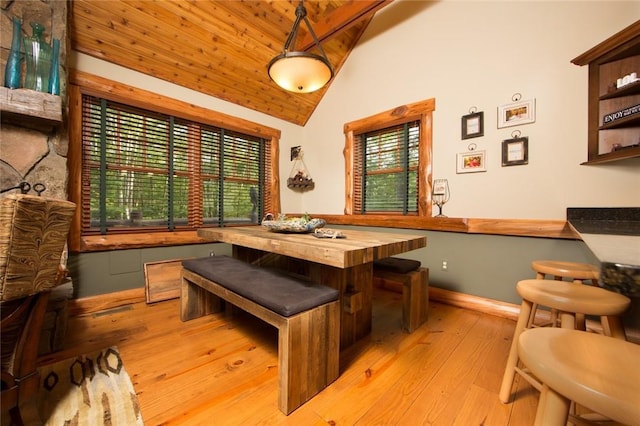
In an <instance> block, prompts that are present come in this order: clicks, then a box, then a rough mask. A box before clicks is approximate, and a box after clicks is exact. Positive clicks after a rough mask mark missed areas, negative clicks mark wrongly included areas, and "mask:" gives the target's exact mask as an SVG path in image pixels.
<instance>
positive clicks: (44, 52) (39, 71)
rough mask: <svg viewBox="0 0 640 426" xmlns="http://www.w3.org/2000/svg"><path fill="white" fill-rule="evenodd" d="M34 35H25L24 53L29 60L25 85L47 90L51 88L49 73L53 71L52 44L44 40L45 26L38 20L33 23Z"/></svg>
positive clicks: (38, 89)
mask: <svg viewBox="0 0 640 426" xmlns="http://www.w3.org/2000/svg"><path fill="white" fill-rule="evenodd" d="M31 28H33V36H31V37H25V39H24V53H25V59H26V61H27V75H26V77H25V79H24V87H25V88H27V89H32V90H37V91H39V92H47V91H48V90H49V73H50V72H51V46H49V44H47V43H46V42H45V41H44V37H43V36H42V32H43V31H44V27H43V26H42V25H40V24H39V23H37V22H32V23H31Z"/></svg>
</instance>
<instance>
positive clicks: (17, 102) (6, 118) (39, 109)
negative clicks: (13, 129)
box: [0, 87, 62, 131]
mask: <svg viewBox="0 0 640 426" xmlns="http://www.w3.org/2000/svg"><path fill="white" fill-rule="evenodd" d="M0 116H1V118H2V122H3V123H9V124H14V125H17V126H22V127H27V128H31V129H36V130H45V131H49V130H51V129H53V128H55V127H56V126H58V125H59V124H60V123H62V100H61V98H60V96H56V95H52V94H50V93H43V92H38V91H35V90H30V89H9V88H6V87H0Z"/></svg>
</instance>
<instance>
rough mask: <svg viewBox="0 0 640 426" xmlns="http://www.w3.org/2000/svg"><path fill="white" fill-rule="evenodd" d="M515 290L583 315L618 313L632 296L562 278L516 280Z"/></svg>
mask: <svg viewBox="0 0 640 426" xmlns="http://www.w3.org/2000/svg"><path fill="white" fill-rule="evenodd" d="M516 290H517V291H518V294H519V295H520V296H521V297H522V298H523V299H525V300H528V301H530V302H532V303H535V304H538V305H543V306H548V307H550V308H553V309H557V310H559V311H563V312H573V313H581V314H586V315H598V316H612V315H620V314H622V313H623V312H624V311H626V310H627V308H628V307H629V305H630V304H631V300H630V299H629V298H628V297H626V296H623V295H622V294H618V293H614V292H612V291H608V290H605V289H603V288H600V287H593V286H587V285H576V284H574V283H569V282H562V281H558V282H557V283H556V284H555V285H553V286H550V285H549V282H548V281H547V280H522V281H518V283H517V285H516Z"/></svg>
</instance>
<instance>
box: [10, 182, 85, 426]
mask: <svg viewBox="0 0 640 426" xmlns="http://www.w3.org/2000/svg"><path fill="white" fill-rule="evenodd" d="M74 212H75V204H74V203H71V202H69V201H65V200H57V199H52V198H45V197H36V196H30V195H22V194H19V195H10V196H7V197H5V198H1V199H0V312H1V317H2V319H1V323H0V325H1V327H0V328H1V330H0V332H1V333H2V335H1V340H2V345H1V347H2V351H1V352H2V358H1V361H2V363H1V364H2V370H1V380H2V391H1V397H2V399H1V402H2V418H3V420H5V419H7V418H8V417H10V421H11V423H12V424H17V425H21V424H40V423H41V422H40V419H38V415H37V412H38V411H37V409H36V408H35V396H36V395H37V392H38V387H39V382H40V380H39V376H38V370H37V364H36V362H37V357H38V344H39V340H40V331H41V329H42V322H43V320H44V317H45V313H46V309H47V302H48V300H49V293H50V289H51V288H52V287H54V286H56V285H58V284H60V283H61V282H62V279H63V278H64V273H63V272H62V271H61V262H60V261H61V257H62V254H63V251H64V246H65V243H66V241H67V236H68V233H69V227H70V224H71V218H72V217H73V214H74Z"/></svg>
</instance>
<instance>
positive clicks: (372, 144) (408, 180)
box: [344, 99, 435, 216]
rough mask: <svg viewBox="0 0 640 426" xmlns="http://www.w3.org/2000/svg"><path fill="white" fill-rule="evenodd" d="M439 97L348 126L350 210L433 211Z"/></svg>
mask: <svg viewBox="0 0 640 426" xmlns="http://www.w3.org/2000/svg"><path fill="white" fill-rule="evenodd" d="M434 109H435V101H434V100H432V99H431V100H428V101H425V102H419V103H415V104H412V105H407V106H403V107H399V108H396V109H394V110H391V111H387V112H383V113H381V114H377V115H375V116H373V117H368V118H366V119H363V120H358V121H355V122H352V123H347V124H346V125H345V137H346V144H345V150H344V152H345V163H346V172H347V173H346V176H347V182H346V188H347V197H346V199H347V205H346V206H345V213H346V214H378V215H388V214H402V215H416V216H431V166H430V164H431V135H432V129H431V115H432V111H433V110H434Z"/></svg>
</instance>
